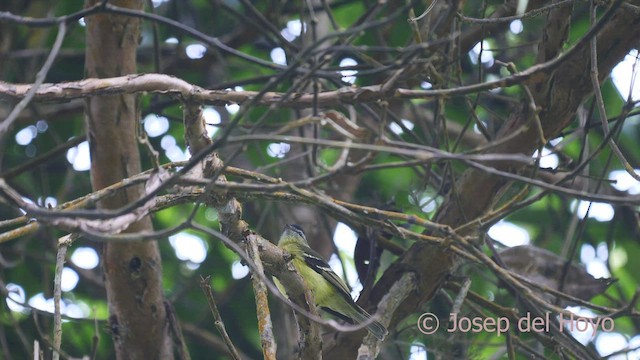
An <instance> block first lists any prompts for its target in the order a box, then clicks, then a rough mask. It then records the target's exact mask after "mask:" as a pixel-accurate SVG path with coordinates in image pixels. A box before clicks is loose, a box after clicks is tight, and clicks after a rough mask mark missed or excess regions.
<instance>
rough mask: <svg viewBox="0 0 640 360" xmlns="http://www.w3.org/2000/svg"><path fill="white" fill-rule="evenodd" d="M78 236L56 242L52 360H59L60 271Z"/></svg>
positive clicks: (62, 238)
mask: <svg viewBox="0 0 640 360" xmlns="http://www.w3.org/2000/svg"><path fill="white" fill-rule="evenodd" d="M77 237H78V236H77V235H76V234H68V235H65V236H63V237H61V238H60V239H59V240H58V254H57V255H56V274H55V277H54V280H53V304H54V321H53V355H52V358H53V360H58V359H60V353H59V352H58V351H59V350H60V345H61V344H62V315H61V313H60V301H61V300H62V270H63V269H64V261H65V259H66V257H67V248H68V247H69V245H71V244H72V243H73V241H74V240H75V239H76V238H77Z"/></svg>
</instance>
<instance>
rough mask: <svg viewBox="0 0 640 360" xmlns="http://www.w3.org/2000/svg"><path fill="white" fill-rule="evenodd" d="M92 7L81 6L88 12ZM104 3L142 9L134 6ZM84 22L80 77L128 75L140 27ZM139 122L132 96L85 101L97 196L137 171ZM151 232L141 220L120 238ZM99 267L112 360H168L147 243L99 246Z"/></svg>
mask: <svg viewBox="0 0 640 360" xmlns="http://www.w3.org/2000/svg"><path fill="white" fill-rule="evenodd" d="M96 2H98V0H87V5H89V6H90V5H93V4H95V3H96ZM111 3H112V4H114V5H117V6H121V7H127V8H132V9H142V8H143V1H142V0H118V1H111ZM86 22H87V37H86V41H87V50H86V72H87V74H86V75H87V76H88V77H97V78H104V77H111V76H120V75H124V74H131V73H135V72H136V49H137V46H138V41H139V38H140V25H141V21H140V20H139V19H136V18H132V17H124V16H116V15H108V14H101V15H97V16H90V17H88V18H87V19H86ZM139 117H140V114H139V111H138V108H137V104H136V98H135V96H133V95H117V96H103V97H94V98H91V99H90V100H88V107H87V114H86V126H87V137H88V139H89V144H90V148H91V161H92V162H91V179H92V185H93V189H94V190H98V189H101V188H104V187H105V186H108V185H110V184H113V183H115V182H118V181H120V180H121V179H123V178H126V177H129V176H131V175H133V174H137V173H139V172H140V168H141V165H140V153H139V150H138V143H137V137H136V126H137V125H136V124H137V121H138V119H139ZM143 191H144V189H143V188H142V187H135V188H129V190H128V191H127V192H123V193H121V194H119V196H115V197H113V198H110V199H106V200H104V201H102V202H100V204H99V206H100V207H102V208H105V209H114V208H119V207H121V206H123V205H125V204H127V203H130V202H131V201H133V200H135V199H136V198H138V197H140V195H141V194H142V193H143ZM142 230H148V231H151V230H153V228H152V224H151V220H150V219H149V218H144V219H142V220H141V221H139V222H137V223H135V224H132V225H131V226H130V227H129V229H128V230H127V231H129V232H137V231H142ZM103 266H104V273H105V284H106V290H107V300H108V302H109V312H110V316H109V328H110V330H111V332H112V336H113V340H114V343H115V348H116V354H117V357H118V358H119V359H160V358H162V359H166V358H171V357H172V352H171V342H170V339H169V336H168V327H167V321H166V313H165V306H164V298H163V293H162V262H161V259H160V252H159V249H158V244H157V243H156V242H155V241H147V242H140V243H117V244H116V243H107V244H105V246H104V250H103Z"/></svg>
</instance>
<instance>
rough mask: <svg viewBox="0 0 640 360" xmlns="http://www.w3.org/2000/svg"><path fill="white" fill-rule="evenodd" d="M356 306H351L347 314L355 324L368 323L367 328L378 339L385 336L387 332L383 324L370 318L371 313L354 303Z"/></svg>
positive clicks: (382, 338)
mask: <svg viewBox="0 0 640 360" xmlns="http://www.w3.org/2000/svg"><path fill="white" fill-rule="evenodd" d="M355 305H356V306H355V307H354V308H352V310H353V311H351V312H350V314H349V315H348V316H349V317H350V318H351V319H353V321H354V322H355V323H357V324H362V323H368V325H367V330H369V332H370V333H372V334H373V336H375V337H376V338H378V340H381V341H382V340H384V338H385V336H387V334H388V333H389V331H387V328H386V327H384V325H382V324H380V323H379V322H377V321H372V320H371V315H369V313H368V312H366V311H365V310H364V309H363V308H361V307H360V306H358V305H357V304H355Z"/></svg>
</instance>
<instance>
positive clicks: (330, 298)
mask: <svg viewBox="0 0 640 360" xmlns="http://www.w3.org/2000/svg"><path fill="white" fill-rule="evenodd" d="M278 247H280V248H281V249H283V250H285V251H287V252H288V253H289V254H291V256H292V257H293V259H292V260H291V262H292V264H293V266H294V267H295V268H296V270H297V271H298V273H299V274H300V276H302V278H303V279H304V281H305V283H306V285H307V287H308V288H309V290H311V292H312V293H313V295H314V298H315V301H316V305H317V306H319V307H321V308H322V309H323V310H325V311H327V312H329V313H330V314H333V315H335V316H337V317H339V318H341V319H343V320H346V321H349V322H351V323H356V324H361V323H365V322H369V321H370V319H371V315H369V314H368V313H367V312H366V311H365V310H364V309H363V308H361V307H360V306H358V304H356V303H355V301H353V299H352V298H351V295H350V294H349V290H348V288H347V285H345V283H344V282H343V281H342V279H341V278H340V277H339V276H338V275H337V274H336V273H335V272H333V270H331V267H330V266H329V264H327V262H326V261H324V260H323V259H322V257H321V256H320V255H319V254H318V253H317V252H315V251H313V249H311V248H310V247H309V243H307V238H306V237H305V235H304V232H303V231H302V228H301V227H300V226H298V225H294V224H291V225H287V226H285V228H284V232H283V233H282V235H281V236H280V241H279V242H278ZM276 284H277V285H278V288H279V289H280V292H282V293H283V294H286V292H285V291H284V289H283V288H282V286H281V284H280V283H279V282H277V281H276ZM367 330H369V332H370V333H372V334H373V335H374V336H375V337H376V338H378V339H380V340H384V338H385V336H386V335H387V334H388V333H389V332H388V331H387V328H385V327H384V325H382V324H380V323H379V322H377V321H372V322H371V323H369V324H368V325H367Z"/></svg>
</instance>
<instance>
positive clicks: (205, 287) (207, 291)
mask: <svg viewBox="0 0 640 360" xmlns="http://www.w3.org/2000/svg"><path fill="white" fill-rule="evenodd" d="M210 280H211V276H207V277H206V278H202V277H201V278H200V288H201V289H202V291H203V292H204V295H205V296H206V298H207V301H208V302H209V309H211V314H213V318H214V319H215V325H216V328H217V329H218V332H219V333H220V336H222V339H223V340H224V342H225V344H227V350H229V355H231V357H232V358H233V359H234V360H240V355H239V354H238V350H236V347H235V345H233V342H232V341H231V338H230V337H229V334H228V333H227V329H226V328H225V326H224V322H223V321H222V316H220V311H218V306H217V305H216V301H215V299H214V298H213V290H212V289H211V284H210V283H209V281H210Z"/></svg>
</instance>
